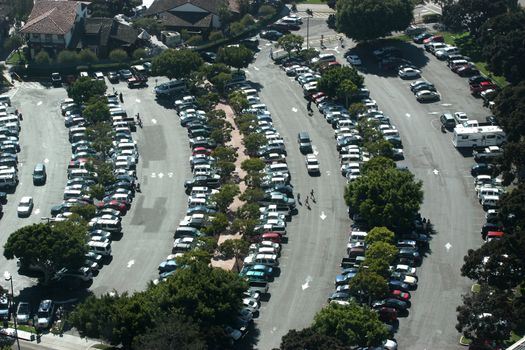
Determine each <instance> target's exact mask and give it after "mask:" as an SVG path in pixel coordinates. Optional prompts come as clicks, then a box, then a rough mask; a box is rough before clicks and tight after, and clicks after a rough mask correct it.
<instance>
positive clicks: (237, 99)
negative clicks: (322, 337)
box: [228, 91, 250, 115]
mask: <svg viewBox="0 0 525 350" xmlns="http://www.w3.org/2000/svg"><path fill="white" fill-rule="evenodd" d="M228 104H229V105H230V106H231V107H232V108H233V111H234V112H235V114H237V115H239V114H240V113H241V111H242V110H243V109H245V108H248V106H249V105H250V104H249V103H248V99H247V98H246V96H244V94H243V93H242V92H240V91H234V92H232V93H231V94H229V95H228Z"/></svg>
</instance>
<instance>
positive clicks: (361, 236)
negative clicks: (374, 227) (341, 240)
mask: <svg viewBox="0 0 525 350" xmlns="http://www.w3.org/2000/svg"><path fill="white" fill-rule="evenodd" d="M367 235H368V232H363V231H352V233H350V237H349V238H348V242H349V243H355V242H364V241H365V239H366V236H367Z"/></svg>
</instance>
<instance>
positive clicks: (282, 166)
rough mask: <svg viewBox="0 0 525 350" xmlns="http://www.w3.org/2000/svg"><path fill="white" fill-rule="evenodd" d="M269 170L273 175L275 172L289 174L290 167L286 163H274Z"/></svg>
mask: <svg viewBox="0 0 525 350" xmlns="http://www.w3.org/2000/svg"><path fill="white" fill-rule="evenodd" d="M268 170H269V171H270V172H271V173H275V172H283V173H287V172H288V165H287V164H286V163H273V164H270V167H269V169H268Z"/></svg>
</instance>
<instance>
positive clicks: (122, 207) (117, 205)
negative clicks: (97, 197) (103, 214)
mask: <svg viewBox="0 0 525 350" xmlns="http://www.w3.org/2000/svg"><path fill="white" fill-rule="evenodd" d="M96 207H97V209H106V208H111V209H115V210H118V211H119V212H120V213H121V214H125V213H126V211H127V210H128V208H127V206H126V204H125V203H122V202H119V201H115V200H112V201H109V202H107V203H104V202H98V203H97V204H96Z"/></svg>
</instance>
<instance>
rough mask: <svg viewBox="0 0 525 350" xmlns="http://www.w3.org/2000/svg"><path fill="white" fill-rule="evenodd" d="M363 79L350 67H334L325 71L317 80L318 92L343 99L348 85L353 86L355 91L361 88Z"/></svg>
mask: <svg viewBox="0 0 525 350" xmlns="http://www.w3.org/2000/svg"><path fill="white" fill-rule="evenodd" d="M363 81H364V78H363V76H362V75H360V74H359V73H358V72H357V70H356V69H355V68H353V67H350V66H342V67H334V68H331V69H329V70H328V71H326V72H325V73H324V74H323V76H322V77H321V79H319V83H318V86H319V90H321V91H324V92H325V93H326V94H327V95H328V96H331V97H337V98H344V97H346V96H347V95H346V94H347V92H349V91H348V88H349V87H348V85H349V84H353V85H355V89H358V88H361V87H362V86H363Z"/></svg>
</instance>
